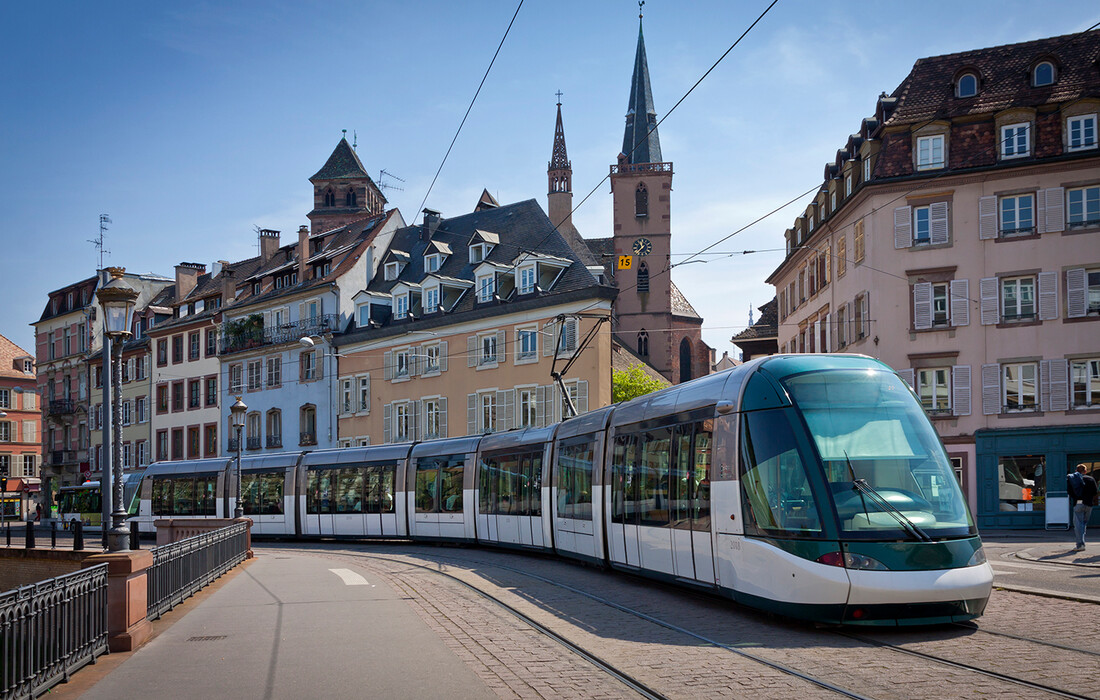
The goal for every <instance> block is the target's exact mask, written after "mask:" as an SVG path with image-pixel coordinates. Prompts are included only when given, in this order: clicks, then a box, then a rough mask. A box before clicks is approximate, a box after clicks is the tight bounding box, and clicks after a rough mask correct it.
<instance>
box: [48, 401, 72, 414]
mask: <svg viewBox="0 0 1100 700" xmlns="http://www.w3.org/2000/svg"><path fill="white" fill-rule="evenodd" d="M72 413H76V401H73V400H72V399H55V400H53V401H50V406H49V408H48V409H47V415H50V416H66V415H70V414H72Z"/></svg>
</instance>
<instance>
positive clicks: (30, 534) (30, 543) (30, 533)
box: [26, 522, 34, 549]
mask: <svg viewBox="0 0 1100 700" xmlns="http://www.w3.org/2000/svg"><path fill="white" fill-rule="evenodd" d="M26 547H27V549H34V523H33V522H29V523H27V544H26Z"/></svg>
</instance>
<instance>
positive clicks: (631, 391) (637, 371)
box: [611, 362, 669, 403]
mask: <svg viewBox="0 0 1100 700" xmlns="http://www.w3.org/2000/svg"><path fill="white" fill-rule="evenodd" d="M666 386H669V384H668V382H664V381H661V380H660V379H655V378H653V377H651V376H650V375H648V374H647V373H646V371H645V370H644V369H643V368H642V365H641V364H639V363H637V362H635V363H634V364H632V365H630V366H629V367H627V368H626V370H625V371H621V370H617V369H613V370H611V400H612V401H613V402H614V403H619V402H620V401H629V400H630V399H633V398H637V397H639V396H645V395H646V394H651V393H653V392H654V391H657V390H658V389H664V388H665V387H666Z"/></svg>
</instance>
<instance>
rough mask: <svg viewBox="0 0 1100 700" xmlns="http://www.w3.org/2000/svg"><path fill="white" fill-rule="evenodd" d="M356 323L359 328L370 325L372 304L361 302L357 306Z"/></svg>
mask: <svg viewBox="0 0 1100 700" xmlns="http://www.w3.org/2000/svg"><path fill="white" fill-rule="evenodd" d="M355 317H356V319H357V320H356V325H357V326H358V327H359V328H368V327H369V326H370V304H360V305H359V306H357V307H355Z"/></svg>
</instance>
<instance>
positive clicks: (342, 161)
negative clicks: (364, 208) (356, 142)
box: [309, 138, 370, 182]
mask: <svg viewBox="0 0 1100 700" xmlns="http://www.w3.org/2000/svg"><path fill="white" fill-rule="evenodd" d="M361 178H366V179H368V180H369V179H370V175H367V171H366V169H365V168H364V167H363V161H361V160H359V155H358V154H357V153H356V152H355V149H353V148H352V147H351V144H349V143H348V140H347V139H346V138H342V139H340V143H338V144H336V148H335V149H333V151H332V155H330V156H329V157H328V160H327V161H325V164H324V165H323V166H321V169H320V170H318V171H317V172H316V173H314V175H313V177H311V178H309V181H310V182H313V181H314V180H343V179H361Z"/></svg>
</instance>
